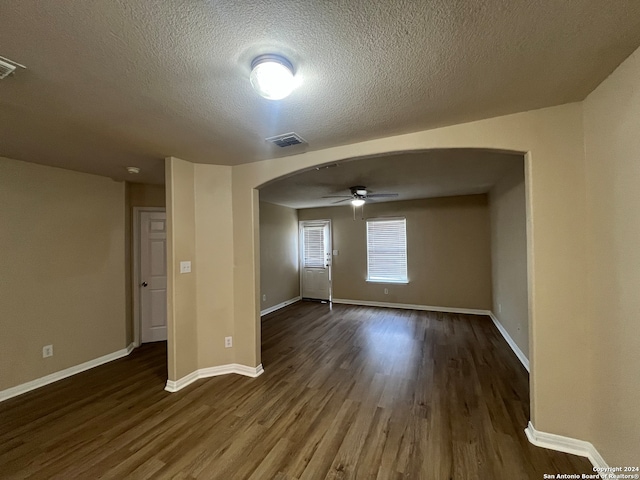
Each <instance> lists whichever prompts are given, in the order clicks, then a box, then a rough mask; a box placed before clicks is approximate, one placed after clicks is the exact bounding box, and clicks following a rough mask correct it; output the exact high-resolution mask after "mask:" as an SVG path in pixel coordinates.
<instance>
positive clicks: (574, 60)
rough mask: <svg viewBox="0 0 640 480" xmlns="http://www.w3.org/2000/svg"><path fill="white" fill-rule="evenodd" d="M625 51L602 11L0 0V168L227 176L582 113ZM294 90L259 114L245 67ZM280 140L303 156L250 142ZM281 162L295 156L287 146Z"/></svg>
mask: <svg viewBox="0 0 640 480" xmlns="http://www.w3.org/2000/svg"><path fill="white" fill-rule="evenodd" d="M638 45H640V2H638V1H637V0H618V1H613V2H606V4H603V3H602V2H601V1H598V0H572V1H570V2H569V1H558V0H537V1H531V0H474V1H461V0H460V1H456V0H454V1H452V0H431V1H409V0H387V1H378V2H374V1H370V0H352V1H349V2H328V1H310V0H289V1H287V0H269V1H251V2H225V1H213V0H208V1H197V0H147V1H141V2H135V1H130V0H108V1H107V0H105V1H80V0H47V1H42V0H2V2H0V55H2V56H6V57H9V58H11V59H13V60H15V61H17V62H20V63H23V64H25V65H26V66H27V67H28V70H26V71H19V72H18V73H17V74H16V75H15V76H13V77H11V78H9V79H7V80H4V81H1V82H0V155H1V156H8V157H12V158H16V159H21V160H27V161H33V162H38V163H44V164H50V165H57V166H62V167H66V168H71V169H76V170H81V171H86V172H92V173H98V174H102V175H107V176H111V177H114V178H117V179H122V178H125V176H126V173H124V168H123V167H125V166H126V165H137V166H140V167H142V169H143V172H142V174H141V175H140V176H139V177H138V178H136V181H140V182H155V183H161V182H162V181H163V166H162V165H163V162H162V159H163V158H164V157H166V156H169V155H173V156H177V157H180V158H184V159H187V160H191V161H196V162H205V163H217V164H224V165H234V164H239V163H245V162H253V161H257V160H261V159H266V158H273V157H276V156H280V155H284V154H291V153H296V152H299V151H301V150H303V149H304V148H307V149H310V150H315V149H321V148H326V147H330V146H335V145H340V144H346V143H352V142H356V141H362V140H367V139H371V138H376V137H382V136H388V135H392V134H399V133H406V132H411V131H417V130H421V129H425V128H429V127H435V126H441V125H446V124H453V123H459V122H464V121H470V120H475V119H479V118H486V117H491V116H496V115H500V114H506V113H512V112H516V111H522V110H529V109H535V108H539V107H545V106H550V105H555V104H561V103H566V102H571V101H577V100H581V99H583V98H584V97H585V96H586V95H587V94H588V93H589V92H590V91H591V90H592V89H593V88H594V87H595V86H596V85H597V84H598V83H600V82H601V81H602V80H603V79H604V78H605V77H606V76H607V75H608V74H609V73H610V72H612V71H613V69H614V68H615V67H616V66H617V65H618V64H620V62H621V61H622V60H624V59H625V58H626V57H627V56H628V55H629V54H630V53H631V52H632V51H633V50H635V49H636V48H637V47H638ZM266 52H277V53H281V54H284V55H286V56H287V57H288V58H289V59H290V60H291V61H292V62H293V64H294V65H295V68H296V71H297V75H298V76H299V78H300V79H301V80H302V85H301V86H300V87H299V88H298V89H297V90H295V91H294V93H293V94H292V95H291V96H290V97H288V98H287V99H285V100H282V101H280V102H272V101H268V100H265V99H262V98H261V97H259V96H258V95H257V94H256V93H255V92H253V91H252V90H251V87H250V84H249V80H248V74H249V65H250V62H251V60H252V59H253V58H254V57H255V56H257V55H258V54H261V53H266ZM290 131H295V132H297V133H299V134H300V135H301V136H302V137H304V138H305V139H306V140H307V141H308V142H309V145H308V147H293V150H289V149H287V150H284V151H282V150H278V149H277V147H272V146H270V145H268V144H267V143H265V142H264V138H265V137H269V136H272V135H276V134H280V133H286V132H290ZM296 149H297V150H296Z"/></svg>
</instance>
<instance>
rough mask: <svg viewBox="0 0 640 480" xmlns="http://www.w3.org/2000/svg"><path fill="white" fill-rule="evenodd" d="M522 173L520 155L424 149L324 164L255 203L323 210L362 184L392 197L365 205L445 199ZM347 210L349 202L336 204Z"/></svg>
mask: <svg viewBox="0 0 640 480" xmlns="http://www.w3.org/2000/svg"><path fill="white" fill-rule="evenodd" d="M514 170H519V171H520V172H522V175H524V163H523V156H522V155H520V154H512V153H497V152H486V151H481V150H474V149H455V150H430V151H426V152H415V153H401V154H394V155H386V156H379V157H372V158H364V159H356V160H351V161H345V162H341V163H337V164H336V163H334V164H330V165H325V166H323V167H319V168H314V169H311V170H307V171H305V172H302V173H297V174H294V175H291V176H289V177H286V178H282V179H279V180H276V181H274V182H271V183H269V184H268V185H265V186H263V187H262V188H261V189H260V200H261V201H265V202H269V203H275V204H277V205H283V206H285V207H291V208H313V207H328V206H332V205H334V203H335V202H336V201H339V200H340V199H339V198H322V197H323V196H327V195H349V194H350V191H349V187H351V186H356V185H362V186H365V187H367V190H368V192H369V193H397V194H398V196H397V197H395V198H382V199H367V203H376V202H389V201H399V200H412V199H416V198H432V197H449V196H453V195H472V194H477V193H486V192H488V191H489V190H490V189H491V188H492V187H493V186H494V185H495V184H496V183H497V182H498V181H499V180H500V179H501V178H502V177H503V176H504V175H506V174H507V173H508V172H512V171H514ZM340 205H345V206H346V207H350V205H349V203H346V202H345V203H341V204H340Z"/></svg>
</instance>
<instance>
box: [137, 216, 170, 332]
mask: <svg viewBox="0 0 640 480" xmlns="http://www.w3.org/2000/svg"><path fill="white" fill-rule="evenodd" d="M166 252H167V214H166V213H165V212H140V282H141V283H140V316H141V318H140V327H141V328H140V336H141V338H140V340H141V342H142V343H147V342H159V341H161V340H166V339H167V255H166Z"/></svg>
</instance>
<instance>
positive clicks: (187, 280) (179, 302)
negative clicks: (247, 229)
mask: <svg viewBox="0 0 640 480" xmlns="http://www.w3.org/2000/svg"><path fill="white" fill-rule="evenodd" d="M165 179H166V196H167V199H166V200H167V201H166V203H167V327H168V328H167V337H168V342H167V345H168V348H167V352H168V365H169V380H172V381H177V380H179V379H180V378H182V377H184V376H186V375H188V374H190V373H192V372H195V371H196V370H197V369H198V335H197V308H196V300H197V297H196V286H197V282H196V276H197V274H198V263H197V261H196V259H195V253H196V219H195V181H194V165H193V164H192V163H190V162H185V161H184V160H180V159H177V158H173V157H169V158H167V159H166V160H165ZM187 260H189V261H191V262H192V264H191V273H189V274H182V275H181V274H180V262H181V261H187Z"/></svg>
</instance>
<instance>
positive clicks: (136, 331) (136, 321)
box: [131, 207, 167, 347]
mask: <svg viewBox="0 0 640 480" xmlns="http://www.w3.org/2000/svg"><path fill="white" fill-rule="evenodd" d="M143 212H144V213H147V212H149V213H151V212H165V213H166V212H167V209H166V208H165V207H133V215H132V219H133V225H132V238H133V246H132V252H131V253H132V255H133V256H132V261H131V270H132V273H133V275H132V281H131V288H133V295H132V302H133V346H134V347H139V346H140V345H141V343H140V335H141V333H140V332H141V330H142V313H141V309H142V302H141V301H140V277H141V274H140V267H141V265H140V261H141V258H142V256H141V254H140V247H141V242H140V234H141V231H140V222H141V220H142V213H143Z"/></svg>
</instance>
